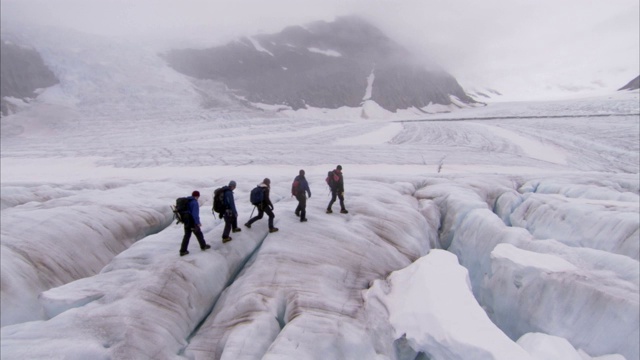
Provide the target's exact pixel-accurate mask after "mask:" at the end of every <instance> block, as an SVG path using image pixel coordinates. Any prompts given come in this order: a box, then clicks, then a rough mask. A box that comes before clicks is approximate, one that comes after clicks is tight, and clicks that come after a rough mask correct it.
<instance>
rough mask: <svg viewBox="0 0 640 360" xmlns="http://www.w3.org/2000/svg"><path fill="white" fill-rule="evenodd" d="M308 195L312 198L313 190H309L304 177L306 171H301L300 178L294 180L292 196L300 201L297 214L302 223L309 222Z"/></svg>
mask: <svg viewBox="0 0 640 360" xmlns="http://www.w3.org/2000/svg"><path fill="white" fill-rule="evenodd" d="M307 194H309V197H311V189H309V183H308V182H307V179H306V178H305V177H304V170H300V172H299V173H298V176H296V178H295V179H293V185H291V195H293V196H295V197H296V199H297V200H298V207H297V208H296V211H295V214H296V216H298V217H300V222H305V221H307V217H306V214H307Z"/></svg>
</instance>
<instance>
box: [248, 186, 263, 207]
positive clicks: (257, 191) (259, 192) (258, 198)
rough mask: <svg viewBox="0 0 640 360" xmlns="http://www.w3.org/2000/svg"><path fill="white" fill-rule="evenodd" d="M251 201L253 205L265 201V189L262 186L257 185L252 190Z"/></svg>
mask: <svg viewBox="0 0 640 360" xmlns="http://www.w3.org/2000/svg"><path fill="white" fill-rule="evenodd" d="M249 201H251V204H252V205H256V206H258V205H260V204H262V202H263V201H264V189H263V188H262V187H261V186H256V187H255V188H253V190H251V194H250V196H249Z"/></svg>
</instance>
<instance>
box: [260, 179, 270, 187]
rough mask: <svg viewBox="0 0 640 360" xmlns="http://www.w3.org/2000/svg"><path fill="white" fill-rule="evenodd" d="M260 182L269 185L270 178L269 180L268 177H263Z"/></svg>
mask: <svg viewBox="0 0 640 360" xmlns="http://www.w3.org/2000/svg"><path fill="white" fill-rule="evenodd" d="M262 182H263V183H264V184H265V185H270V184H271V180H269V178H264V180H262Z"/></svg>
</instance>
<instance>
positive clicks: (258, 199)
mask: <svg viewBox="0 0 640 360" xmlns="http://www.w3.org/2000/svg"><path fill="white" fill-rule="evenodd" d="M270 185H271V180H269V178H265V179H264V180H262V183H260V184H258V186H256V187H255V188H254V189H253V190H251V203H252V204H253V205H255V206H256V208H257V209H258V215H256V216H254V217H253V218H251V219H250V220H249V221H248V222H247V223H246V224H244V226H246V227H247V228H249V229H251V224H253V223H254V222H256V221H258V220H260V219H262V216H263V215H264V213H267V216H269V232H270V233H272V232H276V231H278V228H277V227H274V226H273V218H274V217H275V215H274V214H273V204H272V203H271V199H269V190H270Z"/></svg>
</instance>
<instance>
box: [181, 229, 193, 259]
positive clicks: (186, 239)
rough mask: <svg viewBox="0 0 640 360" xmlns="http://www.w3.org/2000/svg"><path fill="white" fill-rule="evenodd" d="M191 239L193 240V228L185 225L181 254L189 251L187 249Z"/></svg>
mask: <svg viewBox="0 0 640 360" xmlns="http://www.w3.org/2000/svg"><path fill="white" fill-rule="evenodd" d="M189 238H191V226H189V224H184V236H183V237H182V244H181V245H180V252H185V251H187V248H188V247H189Z"/></svg>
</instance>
